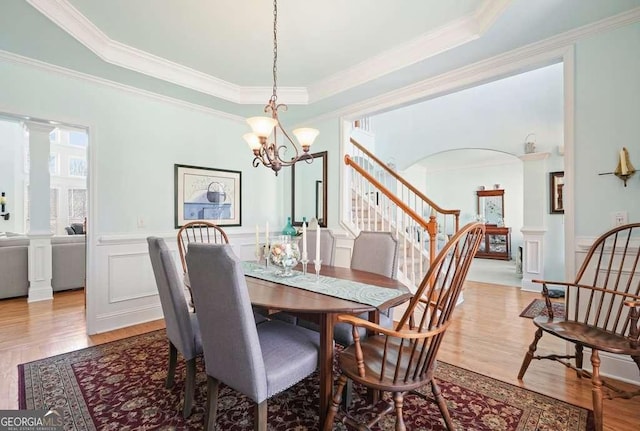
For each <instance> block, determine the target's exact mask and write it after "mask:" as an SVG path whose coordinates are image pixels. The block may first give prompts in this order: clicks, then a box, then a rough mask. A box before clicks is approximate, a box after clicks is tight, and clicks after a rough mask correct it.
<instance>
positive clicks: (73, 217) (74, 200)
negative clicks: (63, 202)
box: [69, 189, 87, 223]
mask: <svg viewBox="0 0 640 431" xmlns="http://www.w3.org/2000/svg"><path fill="white" fill-rule="evenodd" d="M86 215H87V190H86V189H69V223H81V222H83V221H84V218H85V216H86Z"/></svg>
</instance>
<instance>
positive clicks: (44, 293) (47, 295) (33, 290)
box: [27, 283, 53, 302]
mask: <svg viewBox="0 0 640 431" xmlns="http://www.w3.org/2000/svg"><path fill="white" fill-rule="evenodd" d="M50 299H53V288H52V287H51V284H49V285H48V286H47V285H46V284H45V285H43V286H33V283H31V286H29V298H28V299H27V302H37V301H47V300H50Z"/></svg>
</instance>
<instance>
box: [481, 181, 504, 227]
mask: <svg viewBox="0 0 640 431" xmlns="http://www.w3.org/2000/svg"><path fill="white" fill-rule="evenodd" d="M476 195H477V200H478V203H477V210H478V214H483V212H482V211H481V207H482V206H481V201H482V203H484V199H482V198H488V197H492V196H499V197H500V211H501V212H502V220H504V190H502V189H494V190H478V191H477V192H476ZM485 224H486V220H485ZM487 225H488V226H496V224H487Z"/></svg>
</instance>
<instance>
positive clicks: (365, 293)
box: [242, 262, 406, 307]
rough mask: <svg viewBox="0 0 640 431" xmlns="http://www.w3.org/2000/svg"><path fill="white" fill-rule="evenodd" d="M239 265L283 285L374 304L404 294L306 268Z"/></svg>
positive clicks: (378, 304)
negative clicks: (286, 271) (284, 272)
mask: <svg viewBox="0 0 640 431" xmlns="http://www.w3.org/2000/svg"><path fill="white" fill-rule="evenodd" d="M242 268H243V269H244V274H245V275H247V276H249V277H253V278H259V279H261V280H267V281H273V282H275V283H280V284H284V285H286V286H292V287H297V288H299V289H305V290H309V291H311V292H316V293H321V294H323V295H329V296H333V297H336V298H340V299H345V300H347V301H353V302H359V303H360V304H366V305H371V306H373V307H379V306H380V305H382V304H384V303H385V302H387V301H389V300H390V299H394V298H397V297H398V296H402V295H404V294H406V292H404V291H402V290H400V289H392V288H388V287H380V286H374V285H371V284H365V283H360V282H357V281H352V280H343V279H340V278H334V277H328V276H325V275H321V276H320V278H319V279H317V277H316V275H315V273H310V272H308V273H307V275H304V274H303V273H302V272H301V271H296V270H294V271H293V273H294V275H292V276H290V277H281V276H279V275H278V274H277V273H276V272H277V271H278V269H279V268H276V267H272V266H271V267H269V268H265V266H264V265H261V264H259V263H256V262H242Z"/></svg>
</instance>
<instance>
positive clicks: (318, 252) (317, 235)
mask: <svg viewBox="0 0 640 431" xmlns="http://www.w3.org/2000/svg"><path fill="white" fill-rule="evenodd" d="M316 260H320V225H318V226H317V227H316Z"/></svg>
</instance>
